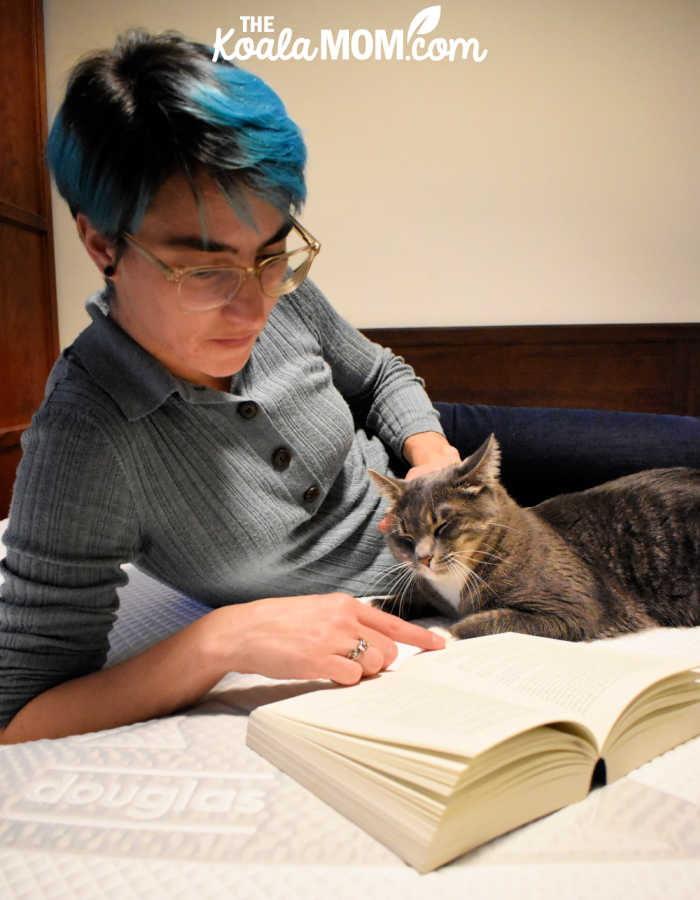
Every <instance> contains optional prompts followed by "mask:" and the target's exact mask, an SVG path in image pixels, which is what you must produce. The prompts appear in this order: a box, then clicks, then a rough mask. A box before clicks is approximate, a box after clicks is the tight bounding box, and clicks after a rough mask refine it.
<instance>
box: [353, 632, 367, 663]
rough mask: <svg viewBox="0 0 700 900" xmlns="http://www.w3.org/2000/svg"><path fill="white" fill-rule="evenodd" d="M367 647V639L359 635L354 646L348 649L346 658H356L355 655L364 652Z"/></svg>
mask: <svg viewBox="0 0 700 900" xmlns="http://www.w3.org/2000/svg"><path fill="white" fill-rule="evenodd" d="M368 647H369V644H368V643H367V641H366V640H365V639H364V638H363V637H359V638H358V639H357V643H356V644H355V646H354V647H353V648H352V650H350V651H349V653H348V659H357V657H358V656H360V654H362V653H364V652H365V650H366V649H367V648H368Z"/></svg>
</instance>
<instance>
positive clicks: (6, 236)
mask: <svg viewBox="0 0 700 900" xmlns="http://www.w3.org/2000/svg"><path fill="white" fill-rule="evenodd" d="M44 243H45V236H43V235H39V234H36V233H35V232H32V231H27V230H25V229H22V228H16V227H12V226H10V225H6V224H0V273H1V277H0V321H1V322H2V323H3V328H2V332H1V333H0V359H2V379H1V380H0V428H2V429H6V428H10V427H13V426H16V425H17V424H18V423H19V422H26V421H28V420H29V419H30V418H31V414H32V412H33V411H34V410H35V409H36V408H37V407H38V406H39V404H40V403H41V400H42V397H43V395H44V383H45V381H46V377H47V375H48V372H49V370H50V367H51V365H52V364H53V362H54V360H55V358H56V356H57V355H58V354H57V352H56V347H55V344H54V335H53V333H52V328H51V327H50V322H49V321H48V320H47V316H46V312H45V309H46V303H47V301H46V298H47V296H48V292H49V289H48V284H47V272H46V271H45V265H44V257H45V248H44Z"/></svg>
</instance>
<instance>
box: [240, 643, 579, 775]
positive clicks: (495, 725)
mask: <svg viewBox="0 0 700 900" xmlns="http://www.w3.org/2000/svg"><path fill="white" fill-rule="evenodd" d="M437 652H438V653H444V652H445V651H437ZM431 655H435V654H425V656H426V657H427V656H431ZM421 658H423V657H421ZM438 680H439V679H438ZM448 681H449V679H447V678H446V679H445V680H444V681H443V682H442V683H440V684H439V685H436V682H435V679H423V678H422V677H421V674H420V672H417V673H416V674H415V677H413V676H412V675H410V674H408V673H406V674H404V672H403V670H402V671H400V672H385V673H383V674H382V675H379V676H378V677H376V678H372V679H368V680H365V681H362V682H360V683H359V684H357V685H354V686H352V687H338V688H334V689H331V690H324V691H316V692H312V693H306V694H300V695H299V696H296V697H291V698H289V699H287V700H282V701H280V702H279V703H270V704H267V705H266V706H262V707H259V708H258V709H256V710H255V711H254V712H253V713H252V716H253V717H255V718H260V717H265V718H268V717H270V716H272V717H274V718H275V719H278V716H284V717H288V718H291V719H293V720H295V721H299V722H304V723H307V724H310V725H315V726H317V727H319V728H325V729H329V730H332V731H338V732H341V733H345V734H350V735H356V736H358V737H364V738H370V739H372V740H376V741H388V742H391V743H394V744H402V745H406V746H409V747H422V748H425V749H428V750H432V751H434V752H442V753H448V754H453V755H455V756H460V757H472V756H476V755H478V754H479V753H481V752H483V751H484V750H487V749H489V748H490V747H492V746H494V745H495V744H498V743H500V742H501V741H503V740H505V739H507V738H509V737H513V736H514V735H516V734H519V733H521V732H523V731H525V730H527V729H530V728H534V727H536V726H539V725H543V724H546V723H549V722H557V721H560V720H561V717H562V716H561V709H560V708H559V707H557V706H554V705H552V704H549V703H547V702H546V701H542V702H540V703H539V704H535V703H533V702H532V701H531V700H530V699H529V698H528V702H526V703H524V704H523V703H519V702H518V701H517V699H516V700H514V699H513V698H509V697H506V696H502V697H494V696H493V695H490V694H489V693H488V692H483V693H481V692H479V691H472V690H470V689H469V687H468V686H464V685H454V686H453V685H451V684H449V683H448ZM276 727H277V726H276ZM552 736H553V740H554V743H555V745H556V734H555V733H554V730H553V735H552ZM586 737H587V740H588V741H589V742H590V744H591V745H593V743H594V741H593V738H592V736H591V735H590V734H586Z"/></svg>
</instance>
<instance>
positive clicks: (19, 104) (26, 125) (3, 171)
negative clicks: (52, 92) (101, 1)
mask: <svg viewBox="0 0 700 900" xmlns="http://www.w3.org/2000/svg"><path fill="white" fill-rule="evenodd" d="M0 16H1V17H2V27H1V28H0V67H1V69H0V71H1V72H2V84H3V90H2V91H0V122H2V128H0V160H2V165H0V198H2V199H3V200H4V201H6V202H7V203H11V204H12V205H13V206H16V207H18V208H19V209H23V210H27V211H28V212H34V213H37V214H39V215H46V212H47V208H48V192H47V191H46V185H45V173H44V163H43V156H42V154H41V153H38V152H37V150H38V148H40V147H41V146H42V142H43V139H44V131H45V121H44V114H43V112H42V110H43V109H44V108H45V102H43V101H44V90H45V88H44V81H45V78H44V50H43V35H42V30H41V6H40V5H39V4H38V3H37V2H36V0H29V2H27V0H23V2H21V3H17V2H16V0H9V2H7V0H2V2H1V3H0Z"/></svg>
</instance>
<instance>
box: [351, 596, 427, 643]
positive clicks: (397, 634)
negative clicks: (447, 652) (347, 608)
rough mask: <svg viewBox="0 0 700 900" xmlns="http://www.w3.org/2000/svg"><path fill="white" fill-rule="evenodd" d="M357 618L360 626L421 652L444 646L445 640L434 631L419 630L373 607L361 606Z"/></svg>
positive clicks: (417, 627)
mask: <svg viewBox="0 0 700 900" xmlns="http://www.w3.org/2000/svg"><path fill="white" fill-rule="evenodd" d="M357 618H358V619H359V620H360V622H361V624H363V625H366V626H369V627H370V628H374V629H375V630H376V631H379V632H381V633H382V634H385V635H387V636H388V637H390V638H391V639H392V640H394V641H400V642H401V643H402V644H411V645H412V646H414V647H420V648H421V649H422V650H441V649H442V648H443V647H444V646H445V639H444V638H443V637H441V636H440V635H439V634H435V632H434V631H428V629H427V628H421V626H420V625H414V624H413V623H412V622H406V621H405V620H404V619H399V617H398V616H393V615H392V614H391V613H388V612H384V611H383V610H381V609H376V608H375V607H373V606H365V605H364V604H363V605H362V607H361V609H359V610H358V613H357Z"/></svg>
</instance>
